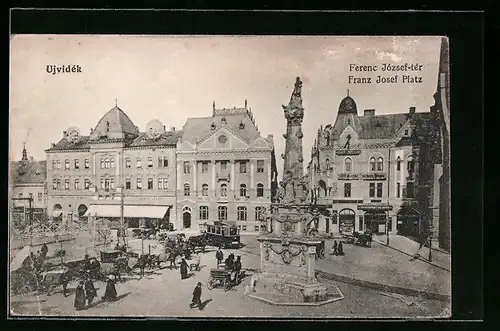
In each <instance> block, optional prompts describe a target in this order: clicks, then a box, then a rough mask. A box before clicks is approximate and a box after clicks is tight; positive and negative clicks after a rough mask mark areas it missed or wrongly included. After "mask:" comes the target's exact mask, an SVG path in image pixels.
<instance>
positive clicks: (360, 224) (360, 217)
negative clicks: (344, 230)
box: [358, 216, 363, 231]
mask: <svg viewBox="0 0 500 331" xmlns="http://www.w3.org/2000/svg"><path fill="white" fill-rule="evenodd" d="M358 226H359V231H363V216H359V218H358Z"/></svg>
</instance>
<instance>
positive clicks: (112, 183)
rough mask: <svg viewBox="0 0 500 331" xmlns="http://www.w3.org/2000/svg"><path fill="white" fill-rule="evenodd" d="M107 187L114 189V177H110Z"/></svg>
mask: <svg viewBox="0 0 500 331" xmlns="http://www.w3.org/2000/svg"><path fill="white" fill-rule="evenodd" d="M109 187H110V188H111V189H112V190H114V189H115V179H114V178H111V180H110V184H109Z"/></svg>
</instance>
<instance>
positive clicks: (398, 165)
mask: <svg viewBox="0 0 500 331" xmlns="http://www.w3.org/2000/svg"><path fill="white" fill-rule="evenodd" d="M396 171H401V158H400V157H399V156H398V158H397V159H396Z"/></svg>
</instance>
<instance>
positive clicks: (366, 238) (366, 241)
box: [344, 231, 373, 247]
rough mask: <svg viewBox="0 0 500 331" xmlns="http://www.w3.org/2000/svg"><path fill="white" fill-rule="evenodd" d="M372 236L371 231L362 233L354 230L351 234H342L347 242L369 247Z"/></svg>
mask: <svg viewBox="0 0 500 331" xmlns="http://www.w3.org/2000/svg"><path fill="white" fill-rule="evenodd" d="M372 236H373V233H372V232H371V231H365V232H364V233H363V232H361V233H360V232H356V231H354V232H353V234H352V235H344V238H346V242H347V243H348V244H353V245H358V246H365V247H371V246H372Z"/></svg>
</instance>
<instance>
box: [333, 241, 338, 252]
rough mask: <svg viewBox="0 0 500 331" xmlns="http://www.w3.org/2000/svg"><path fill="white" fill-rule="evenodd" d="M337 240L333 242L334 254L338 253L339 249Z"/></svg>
mask: <svg viewBox="0 0 500 331" xmlns="http://www.w3.org/2000/svg"><path fill="white" fill-rule="evenodd" d="M337 248H338V246H337V240H335V241H334V242H333V248H332V255H338V250H337Z"/></svg>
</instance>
